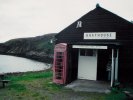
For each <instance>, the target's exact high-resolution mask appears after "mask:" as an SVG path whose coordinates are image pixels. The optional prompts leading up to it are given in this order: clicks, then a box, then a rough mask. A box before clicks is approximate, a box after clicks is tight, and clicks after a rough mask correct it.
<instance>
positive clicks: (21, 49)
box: [0, 33, 55, 63]
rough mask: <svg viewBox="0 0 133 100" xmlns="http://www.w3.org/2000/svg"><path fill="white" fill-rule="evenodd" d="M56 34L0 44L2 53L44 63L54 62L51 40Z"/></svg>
mask: <svg viewBox="0 0 133 100" xmlns="http://www.w3.org/2000/svg"><path fill="white" fill-rule="evenodd" d="M54 36H55V33H51V34H45V35H43V36H37V37H31V38H19V39H12V40H9V41H7V42H5V43H3V44H0V53H1V54H9V55H16V56H22V57H27V58H31V59H35V60H39V61H43V62H48V63H50V62H52V57H53V46H54V44H52V43H50V40H51V39H52V38H53V37H54Z"/></svg>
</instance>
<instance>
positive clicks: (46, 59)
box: [0, 53, 53, 64]
mask: <svg viewBox="0 0 133 100" xmlns="http://www.w3.org/2000/svg"><path fill="white" fill-rule="evenodd" d="M0 55H8V56H16V57H22V58H27V59H31V60H35V61H39V62H43V63H46V64H52V62H53V58H51V57H48V56H45V57H40V56H35V55H34V56H33V55H31V56H26V55H24V54H11V53H0Z"/></svg>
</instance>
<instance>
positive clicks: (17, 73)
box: [2, 67, 52, 76]
mask: <svg viewBox="0 0 133 100" xmlns="http://www.w3.org/2000/svg"><path fill="white" fill-rule="evenodd" d="M50 70H52V67H50V68H48V69H44V70H37V71H26V72H7V73H2V74H5V75H15V76H16V75H23V74H25V73H40V72H47V71H50Z"/></svg>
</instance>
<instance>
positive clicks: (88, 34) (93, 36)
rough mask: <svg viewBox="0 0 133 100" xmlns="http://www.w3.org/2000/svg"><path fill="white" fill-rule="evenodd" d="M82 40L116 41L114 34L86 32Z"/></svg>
mask: <svg viewBox="0 0 133 100" xmlns="http://www.w3.org/2000/svg"><path fill="white" fill-rule="evenodd" d="M84 39H101V40H102V39H104V40H105V39H116V32H86V33H84Z"/></svg>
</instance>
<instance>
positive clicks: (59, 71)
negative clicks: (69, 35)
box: [53, 43, 67, 84]
mask: <svg viewBox="0 0 133 100" xmlns="http://www.w3.org/2000/svg"><path fill="white" fill-rule="evenodd" d="M59 67H60V68H59ZM66 78H67V44H66V43H59V44H56V45H55V48H54V62H53V82H54V83H57V84H65V83H66Z"/></svg>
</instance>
